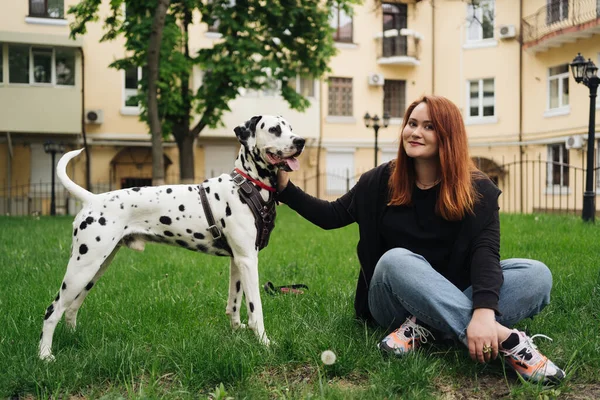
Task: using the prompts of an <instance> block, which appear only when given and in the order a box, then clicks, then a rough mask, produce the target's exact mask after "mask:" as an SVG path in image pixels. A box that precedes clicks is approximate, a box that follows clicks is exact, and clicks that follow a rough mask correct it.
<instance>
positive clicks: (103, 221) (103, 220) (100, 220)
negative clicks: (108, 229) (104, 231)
mask: <svg viewBox="0 0 600 400" xmlns="http://www.w3.org/2000/svg"><path fill="white" fill-rule="evenodd" d="M98 223H99V224H100V225H102V226H104V225H106V218H104V217H102V218H100V219H99V220H98Z"/></svg>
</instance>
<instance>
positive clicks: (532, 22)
mask: <svg viewBox="0 0 600 400" xmlns="http://www.w3.org/2000/svg"><path fill="white" fill-rule="evenodd" d="M598 34H600V1H598V0H549V1H548V4H547V5H546V6H544V7H542V8H540V9H539V10H538V11H537V12H536V13H535V14H532V15H529V16H527V17H525V18H523V48H524V49H525V50H528V51H531V52H533V53H537V52H543V51H547V50H548V49H550V48H551V47H560V46H562V45H563V44H565V43H571V42H574V41H575V40H577V39H581V38H589V37H591V36H593V35H598Z"/></svg>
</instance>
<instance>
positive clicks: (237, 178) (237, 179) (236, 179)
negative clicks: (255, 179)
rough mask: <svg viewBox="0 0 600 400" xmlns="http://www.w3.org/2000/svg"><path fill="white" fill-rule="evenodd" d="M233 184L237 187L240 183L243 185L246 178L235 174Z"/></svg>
mask: <svg viewBox="0 0 600 400" xmlns="http://www.w3.org/2000/svg"><path fill="white" fill-rule="evenodd" d="M232 179H233V183H235V184H236V185H237V186H240V185H241V184H242V183H244V182H245V181H246V178H244V177H243V176H242V175H240V174H238V173H236V174H235V175H234V176H233V177H232Z"/></svg>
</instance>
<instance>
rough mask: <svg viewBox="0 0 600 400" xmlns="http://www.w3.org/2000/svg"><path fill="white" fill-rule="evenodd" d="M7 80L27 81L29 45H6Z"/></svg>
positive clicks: (14, 81) (12, 81)
mask: <svg viewBox="0 0 600 400" xmlns="http://www.w3.org/2000/svg"><path fill="white" fill-rule="evenodd" d="M8 82H9V83H29V46H22V45H10V46H8Z"/></svg>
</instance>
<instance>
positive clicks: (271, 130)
mask: <svg viewBox="0 0 600 400" xmlns="http://www.w3.org/2000/svg"><path fill="white" fill-rule="evenodd" d="M269 133H272V134H274V135H275V136H281V126H279V125H277V126H272V127H270V128H269Z"/></svg>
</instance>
